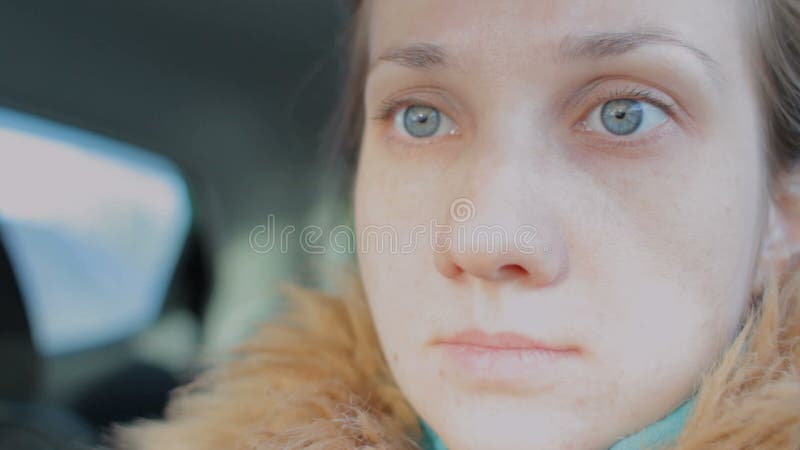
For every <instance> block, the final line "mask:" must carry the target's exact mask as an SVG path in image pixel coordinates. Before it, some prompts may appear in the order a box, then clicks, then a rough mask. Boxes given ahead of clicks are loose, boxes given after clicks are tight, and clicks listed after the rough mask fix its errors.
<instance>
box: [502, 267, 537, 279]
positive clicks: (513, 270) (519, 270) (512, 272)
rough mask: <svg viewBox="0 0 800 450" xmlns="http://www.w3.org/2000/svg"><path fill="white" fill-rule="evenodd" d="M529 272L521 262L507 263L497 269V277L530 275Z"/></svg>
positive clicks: (507, 277)
mask: <svg viewBox="0 0 800 450" xmlns="http://www.w3.org/2000/svg"><path fill="white" fill-rule="evenodd" d="M528 275H529V272H528V271H527V270H525V268H524V267H522V266H520V265H519V264H506V265H504V266H502V267H500V268H499V269H498V270H497V278H499V279H510V278H516V277H523V276H528Z"/></svg>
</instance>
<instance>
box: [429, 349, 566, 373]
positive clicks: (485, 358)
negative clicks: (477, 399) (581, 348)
mask: <svg viewBox="0 0 800 450" xmlns="http://www.w3.org/2000/svg"><path fill="white" fill-rule="evenodd" d="M439 347H441V348H442V350H443V351H444V355H445V357H446V358H447V359H448V360H449V361H451V362H453V363H454V364H455V365H456V366H457V367H458V368H459V369H460V370H462V371H467V372H469V373H470V374H471V375H474V376H478V377H480V378H496V379H516V378H526V377H530V376H531V375H533V374H535V373H541V371H542V370H544V369H547V368H552V367H555V366H556V365H559V364H562V363H564V362H567V361H569V360H576V359H577V358H578V356H579V354H578V352H577V351H575V350H563V351H561V350H547V349H541V348H498V347H481V346H476V345H466V344H439Z"/></svg>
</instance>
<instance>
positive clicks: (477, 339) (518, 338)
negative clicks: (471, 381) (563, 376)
mask: <svg viewBox="0 0 800 450" xmlns="http://www.w3.org/2000/svg"><path fill="white" fill-rule="evenodd" d="M434 345H449V346H460V347H474V349H475V350H483V351H504V350H505V351H513V350H516V351H542V352H558V353H580V348H578V347H577V346H565V345H551V344H547V343H543V342H539V341H536V340H534V339H531V338H529V337H527V336H523V335H521V334H517V333H509V332H505V333H495V334H487V333H484V332H483V331H480V330H467V331H462V332H460V333H456V334H454V335H452V336H449V337H445V338H441V339H437V340H435V341H434Z"/></svg>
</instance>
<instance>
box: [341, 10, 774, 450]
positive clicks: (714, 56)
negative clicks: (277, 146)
mask: <svg viewBox="0 0 800 450" xmlns="http://www.w3.org/2000/svg"><path fill="white" fill-rule="evenodd" d="M368 8H369V11H368V15H367V20H368V35H369V38H368V54H369V72H368V76H367V83H366V90H365V108H366V112H367V120H366V126H365V129H364V133H363V136H362V138H363V139H362V146H361V149H360V156H359V165H358V172H357V180H356V189H355V215H356V217H355V219H356V231H357V235H358V236H357V239H358V245H359V251H358V258H359V265H360V270H361V273H362V277H363V282H364V286H365V289H366V293H367V297H368V299H369V302H370V307H371V310H372V313H373V315H374V320H375V324H376V327H377V330H378V334H379V337H380V341H381V345H382V348H383V351H384V353H385V355H386V357H387V361H388V363H389V365H390V367H391V370H392V372H393V374H394V375H395V377H396V380H397V382H398V384H399V385H400V388H401V389H402V391H403V392H404V393H405V395H406V396H407V398H408V400H409V401H410V403H411V404H412V406H413V407H414V408H415V409H416V410H417V411H418V413H419V414H420V415H421V417H422V418H424V419H425V420H426V421H427V422H428V423H429V424H431V426H432V427H433V428H434V429H435V430H437V432H438V433H439V434H440V435H441V437H442V438H443V440H444V441H445V443H446V444H447V445H448V446H449V448H451V449H456V450H462V449H489V448H491V449H521V448H536V449H559V450H563V449H605V448H608V447H609V446H611V445H612V444H613V443H614V441H616V440H617V439H619V438H620V437H621V436H624V435H626V434H629V433H632V432H635V431H637V430H639V429H641V428H643V427H644V426H646V425H647V424H649V423H651V422H654V421H656V420H657V419H659V418H660V417H662V416H664V415H666V414H667V413H669V412H670V411H671V410H673V409H674V408H676V407H677V406H678V405H679V404H680V403H682V402H683V401H684V400H685V399H686V398H687V397H688V396H690V395H691V393H692V390H693V387H694V385H695V383H696V382H697V381H698V380H699V378H700V376H701V374H702V372H703V370H704V369H706V368H707V367H708V365H709V363H710V362H712V361H713V359H714V358H715V357H716V356H717V355H718V352H720V351H721V350H723V349H724V348H725V347H726V346H727V345H728V344H729V342H730V340H731V338H732V337H733V336H734V335H735V333H736V331H737V326H738V325H739V322H740V319H741V317H742V315H743V311H744V308H745V306H746V305H747V302H748V300H749V298H750V294H751V288H752V283H753V280H754V274H755V268H756V265H757V260H758V255H759V252H760V249H761V242H762V240H763V237H764V233H765V228H766V226H765V223H766V221H765V219H766V216H767V210H768V209H767V205H768V203H769V196H768V195H767V187H766V186H767V178H766V177H767V172H766V166H765V158H764V153H765V152H764V150H763V142H762V140H763V139H762V136H761V134H760V132H759V129H760V128H759V127H760V120H761V113H760V111H759V106H758V101H757V89H756V88H755V87H754V86H755V83H754V80H753V74H751V71H752V66H751V64H750V62H749V59H748V51H747V49H748V45H747V44H748V42H747V41H748V36H747V34H746V33H745V31H743V30H746V29H747V26H746V25H745V24H744V23H743V22H744V19H742V16H743V15H744V14H742V10H741V9H743V8H738V7H733V5H732V3H731V2H729V1H728V0H704V1H701V2H697V1H696V0H675V1H670V2H665V1H660V0H622V1H614V2H610V1H579V0H574V1H571V0H570V1H564V0H558V1H556V0H547V1H545V0H541V1H530V0H501V1H493V2H485V1H469V2H467V1H462V0H437V1H425V0H407V1H403V2H398V1H395V0H373V1H371V2H370V3H369V4H368ZM376 227H378V228H376ZM448 227H449V228H448ZM482 227H483V228H482ZM387 232H388V233H390V234H392V236H393V237H394V239H396V244H397V247H396V248H392V246H391V245H387V246H385V247H384V248H382V249H381V248H379V245H377V242H376V241H377V239H376V236H377V235H381V236H383V237H386V236H387V234H386V233H387ZM384 244H387V242H384ZM462 332H468V333H467V334H463V333H462ZM534 341H535V342H534ZM544 346H549V347H550V350H551V351H545V350H543V349H542V348H543V347H544Z"/></svg>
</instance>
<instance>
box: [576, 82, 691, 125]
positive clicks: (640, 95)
mask: <svg viewBox="0 0 800 450" xmlns="http://www.w3.org/2000/svg"><path fill="white" fill-rule="evenodd" d="M618 99H628V100H637V101H641V102H646V103H650V104H651V105H653V106H655V107H657V108H660V109H662V110H664V112H665V113H666V114H667V115H668V116H669V117H670V118H673V119H674V118H675V116H676V115H677V107H676V106H675V105H674V104H672V103H668V102H666V101H664V100H662V99H661V98H659V96H657V95H656V94H654V93H653V91H650V90H648V89H645V88H640V87H637V86H630V87H625V88H621V89H615V90H613V91H610V92H608V93H605V94H602V95H601V96H600V97H599V98H598V99H595V100H590V102H591V103H592V107H591V108H586V109H588V110H589V113H591V112H592V111H594V109H595V108H597V107H598V106H600V105H603V104H605V103H607V102H610V101H612V100H618ZM581 103H584V104H585V103H587V102H581ZM581 106H582V105H581ZM587 114H588V113H587ZM585 116H586V114H584V115H583V117H585Z"/></svg>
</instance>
